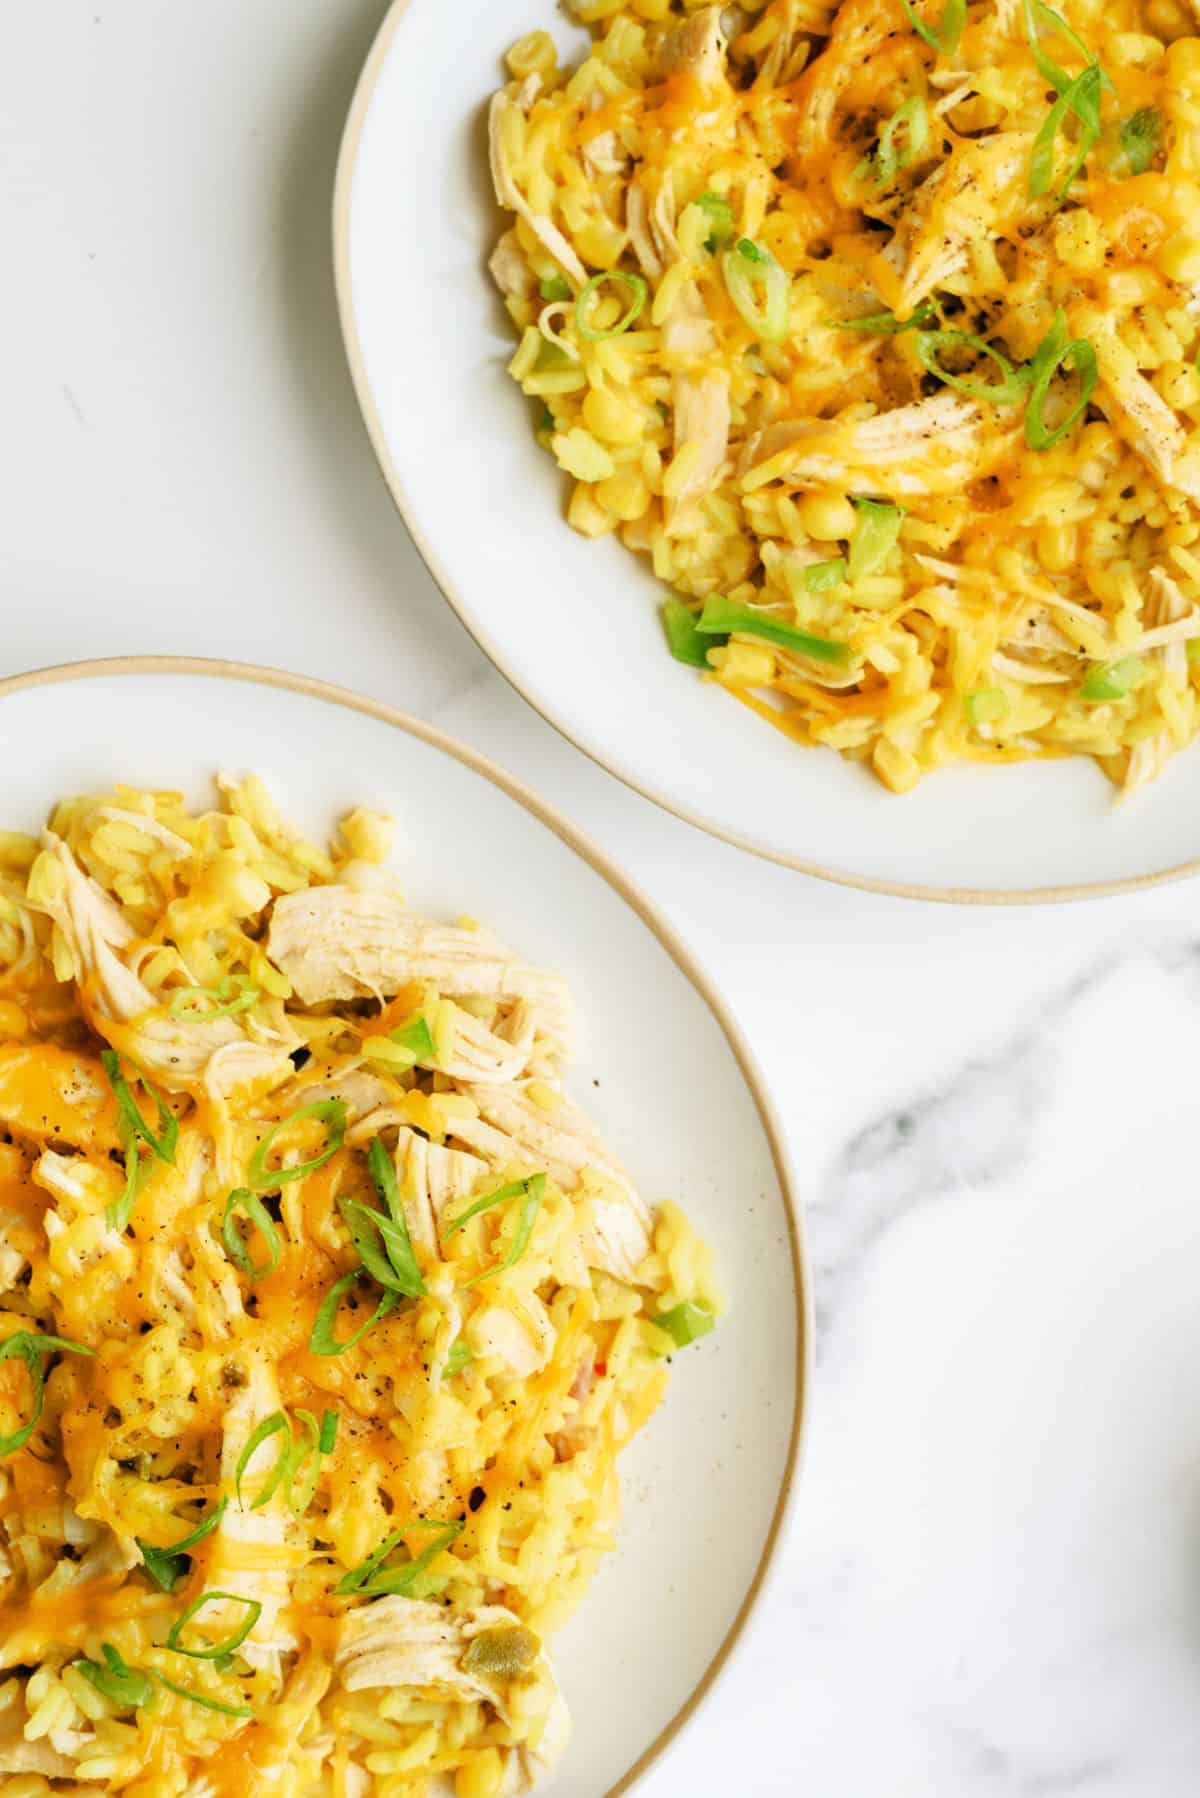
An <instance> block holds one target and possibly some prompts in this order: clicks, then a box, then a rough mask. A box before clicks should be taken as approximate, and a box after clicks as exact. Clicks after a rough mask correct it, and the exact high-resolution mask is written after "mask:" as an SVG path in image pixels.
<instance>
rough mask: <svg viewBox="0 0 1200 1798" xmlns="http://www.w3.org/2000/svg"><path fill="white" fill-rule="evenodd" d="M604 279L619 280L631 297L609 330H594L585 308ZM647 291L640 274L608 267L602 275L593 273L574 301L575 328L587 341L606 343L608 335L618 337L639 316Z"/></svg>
mask: <svg viewBox="0 0 1200 1798" xmlns="http://www.w3.org/2000/svg"><path fill="white" fill-rule="evenodd" d="M605 281H616V282H619V283H620V285H621V286H623V287H627V288H628V289H629V291H630V293H631V295H632V296H633V297H632V298H631V300H630V302H629V305H628V307H627V308H626V310H625V311H624V312H623V313H622V314H621V317H620V318H619V319H618V320H617V322H616V324H615V325H613V326H612V328H611V330H608V331H596V330H593V328H592V326H591V325H589V324H588V322H587V308H588V304H589V302H590V300H591V298H592V295H593V294H594V293H595V292H596V291H597V290H598V289H599V288H600V287H601V286H602V285H603V283H604V282H605ZM648 292H649V289H648V288H647V286H646V283H645V282H644V281H643V280H642V277H641V276H640V275H627V274H626V273H625V271H624V269H619V268H610V269H606V270H605V271H604V273H603V274H602V275H593V276H592V278H591V280H590V281H589V282H588V283H587V285H586V287H584V288H583V289H582V291H581V292H580V295H579V298H578V299H577V300H576V302H575V328H576V330H577V331H578V332H579V335H580V336H581V337H582V338H583V339H584V340H585V342H587V343H607V341H608V339H609V338H610V337H619V336H620V335H621V333H622V331H628V329H629V327H630V325H631V324H632V323H633V321H634V319H636V318H640V317H641V314H642V311H643V309H644V307H645V304H646V296H647V294H648Z"/></svg>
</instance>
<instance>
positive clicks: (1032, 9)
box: [1024, 0, 1112, 94]
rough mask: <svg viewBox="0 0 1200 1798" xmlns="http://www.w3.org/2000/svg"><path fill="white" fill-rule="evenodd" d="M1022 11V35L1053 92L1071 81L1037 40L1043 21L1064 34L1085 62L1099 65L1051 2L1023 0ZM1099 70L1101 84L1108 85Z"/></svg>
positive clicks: (1061, 89)
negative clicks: (1049, 4)
mask: <svg viewBox="0 0 1200 1798" xmlns="http://www.w3.org/2000/svg"><path fill="white" fill-rule="evenodd" d="M1024 12H1025V35H1026V37H1027V38H1028V39H1029V50H1030V54H1031V55H1032V57H1033V60H1034V62H1035V64H1036V65H1037V70H1038V73H1039V75H1041V76H1042V78H1043V79H1044V80H1045V81H1048V82H1049V84H1050V86H1051V87H1052V88H1053V89H1054V91H1055V93H1058V94H1062V93H1065V92H1066V90H1067V89H1068V88H1069V87H1070V85H1071V77H1070V75H1068V74H1067V71H1066V70H1065V69H1064V68H1060V66H1059V64H1058V63H1056V62H1055V60H1054V58H1053V57H1052V56H1048V55H1047V54H1046V52H1045V51H1044V50H1043V49H1042V47H1041V45H1040V43H1039V42H1038V26H1039V25H1044V26H1045V27H1046V29H1047V30H1048V31H1056V32H1057V33H1058V35H1059V36H1060V37H1065V38H1066V40H1067V42H1068V43H1069V44H1070V45H1071V47H1072V49H1074V50H1077V51H1078V52H1079V54H1080V56H1082V58H1083V60H1084V62H1085V63H1092V64H1095V66H1096V67H1097V68H1099V66H1100V65H1099V63H1098V61H1097V59H1096V57H1095V56H1094V55H1093V53H1092V51H1091V50H1089V49H1088V47H1087V45H1086V44H1085V43H1084V41H1083V39H1082V38H1081V37H1080V36H1079V34H1078V33H1077V32H1074V31H1072V29H1071V27H1070V26H1069V25H1068V24H1067V21H1066V20H1065V19H1064V18H1063V16H1062V14H1061V13H1060V12H1056V11H1055V9H1054V8H1053V7H1052V6H1046V5H1044V4H1043V0H1024ZM1101 74H1102V79H1103V82H1104V85H1105V87H1108V88H1111V87H1112V82H1111V81H1110V80H1109V79H1108V76H1107V75H1104V74H1103V71H1101Z"/></svg>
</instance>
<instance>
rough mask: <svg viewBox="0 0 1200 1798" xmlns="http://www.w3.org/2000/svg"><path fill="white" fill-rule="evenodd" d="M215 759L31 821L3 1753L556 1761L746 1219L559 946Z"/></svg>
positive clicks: (147, 1788)
mask: <svg viewBox="0 0 1200 1798" xmlns="http://www.w3.org/2000/svg"><path fill="white" fill-rule="evenodd" d="M219 786H220V793H221V803H220V808H219V809H218V810H214V811H209V812H205V813H203V814H198V813H195V812H193V811H192V810H190V809H189V808H188V807H187V805H185V803H184V801H183V799H182V797H181V796H180V795H179V794H177V793H169V792H143V791H136V790H133V789H118V790H117V791H116V792H113V793H111V794H108V795H104V796H99V797H86V798H74V799H68V800H65V801H63V802H62V803H60V804H59V805H58V806H57V807H56V809H55V811H54V813H53V815H52V817H51V819H50V823H49V826H48V828H47V829H46V830H45V832H44V833H43V835H42V836H41V838H40V840H37V841H35V840H33V839H31V838H29V837H25V836H21V835H18V834H16V833H14V832H2V833H0V1669H2V1671H0V1789H2V1790H3V1791H4V1793H5V1794H6V1795H7V1798H50V1795H51V1794H52V1793H55V1794H62V1793H78V1794H84V1793H88V1794H95V1793H97V1792H120V1793H122V1794H125V1795H126V1798H177V1795H178V1798H182V1795H183V1794H187V1795H188V1798H252V1795H253V1794H256V1793H260V1792H261V1793H268V1792H269V1793H271V1794H279V1795H280V1798H308V1795H310V1794H311V1795H313V1798H317V1795H318V1794H320V1795H328V1798H369V1795H376V1794H377V1795H378V1798H433V1795H434V1794H436V1793H446V1794H451V1795H453V1798H496V1795H497V1794H502V1793H511V1792H519V1791H524V1790H527V1789H529V1788H530V1787H532V1786H533V1784H534V1783H535V1782H536V1781H537V1780H538V1778H539V1777H540V1776H541V1774H542V1773H544V1772H545V1771H546V1770H547V1769H548V1768H550V1767H551V1766H553V1764H554V1762H555V1761H556V1759H557V1757H559V1756H560V1755H561V1753H562V1752H563V1749H564V1746H565V1743H566V1740H567V1734H568V1716H567V1709H566V1704H565V1702H564V1698H563V1696H562V1694H561V1693H560V1690H559V1687H558V1683H557V1680H556V1677H555V1670H554V1666H553V1663H552V1661H551V1658H550V1655H549V1652H548V1650H547V1646H546V1642H547V1638H548V1637H549V1636H550V1635H551V1633H552V1632H553V1631H554V1630H555V1629H557V1628H558V1627H559V1625H560V1624H562V1623H563V1621H564V1620H565V1618H566V1617H567V1616H568V1615H569V1614H570V1612H571V1611H572V1609H573V1608H574V1606H575V1605H576V1604H577V1602H578V1601H579V1599H580V1598H581V1596H582V1595H583V1592H584V1590H585V1588H586V1587H587V1584H588V1581H589V1579H590V1577H591V1575H592V1573H593V1571H594V1570H595V1568H596V1566H597V1564H598V1563H599V1561H600V1560H601V1558H602V1557H603V1556H604V1555H605V1554H606V1553H607V1552H608V1551H609V1550H610V1549H611V1548H612V1546H613V1540H614V1537H613V1532H614V1526H615V1522H616V1518H617V1513H618V1508H619V1493H618V1485H617V1475H616V1457H617V1454H618V1451H619V1450H620V1449H621V1448H622V1446H623V1445H624V1444H625V1443H626V1442H628V1441H629V1439H630V1438H631V1437H632V1436H633V1435H634V1434H635V1433H636V1432H637V1431H638V1430H639V1429H640V1428H641V1427H642V1425H643V1424H644V1423H645V1422H646V1420H647V1419H648V1418H649V1416H650V1414H651V1412H652V1411H653V1410H654V1408H655V1406H656V1405H657V1404H658V1402H659V1400H660V1399H661V1397H662V1395H663V1391H664V1388H665V1385H666V1382H667V1360H668V1358H669V1356H670V1355H671V1354H672V1353H673V1352H674V1351H675V1350H677V1349H678V1348H680V1347H682V1346H685V1345H686V1344H688V1343H690V1342H692V1341H694V1340H695V1339H697V1338H698V1337H700V1336H703V1335H704V1334H706V1333H707V1332H708V1331H709V1330H710V1329H711V1328H712V1327H713V1323H714V1319H715V1315H716V1311H717V1309H718V1298H717V1294H716V1292H715V1289H714V1284H713V1273H712V1267H711V1261H710V1257H709V1254H708V1251H707V1250H706V1248H705V1247H704V1245H703V1244H702V1243H701V1241H700V1240H699V1239H698V1238H697V1237H696V1236H695V1235H694V1234H693V1233H692V1231H691V1229H690V1228H689V1226H688V1224H687V1222H686V1220H685V1219H684V1217H683V1215H682V1213H681V1212H680V1211H679V1210H678V1209H677V1208H676V1207H675V1206H673V1205H671V1204H664V1205H662V1206H660V1207H658V1208H657V1209H651V1207H650V1206H648V1205H647V1203H646V1202H645V1201H644V1200H643V1198H642V1197H641V1196H640V1195H639V1193H638V1191H637V1189H636V1187H635V1185H634V1184H633V1182H632V1180H631V1179H630V1177H629V1175H628V1174H627V1173H626V1172H625V1170H624V1169H623V1168H622V1166H621V1164H620V1162H619V1161H617V1160H616V1159H615V1158H614V1157H613V1155H612V1154H611V1153H610V1152H609V1150H608V1148H607V1147H606V1146H605V1144H604V1143H603V1142H602V1141H601V1140H600V1138H599V1136H598V1135H597V1133H596V1131H595V1129H594V1128H593V1126H592V1125H591V1123H590V1122H589V1120H588V1119H587V1118H586V1117H585V1116H584V1114H583V1113H582V1112H581V1111H580V1110H579V1109H578V1108H577V1107H576V1106H575V1105H574V1104H573V1103H572V1102H571V1100H570V1099H568V1098H567V1096H566V1095H565V1093H564V1090H563V1084H562V1067H563V1063H564V1059H565V1057H566V1055H567V1053H568V1051H569V1048H570V1042H571V1005H570V996H569V993H568V991H567V989H566V987H565V984H564V982H563V981H562V980H561V979H560V978H559V977H558V976H556V975H554V974H552V973H548V972H546V971H544V970H542V969H540V968H537V967H534V966H532V965H530V964H528V963H526V962H525V961H523V960H522V959H521V958H520V957H519V956H518V955H515V954H514V953H513V952H512V951H510V950H508V949H507V948H505V947H504V946H503V944H501V943H500V942H499V941H498V940H497V939H496V938H494V937H493V936H491V935H490V934H489V933H488V932H487V931H486V930H485V929H483V928H481V927H479V926H477V925H476V924H474V923H473V922H471V921H470V920H466V919H464V920H460V921H459V922H458V923H457V924H454V925H447V924H443V923H438V922H434V921H431V920H430V919H428V918H426V917H423V916H421V915H420V914H419V913H418V912H416V911H414V910H411V909H409V907H408V906H407V905H406V904H405V901H404V898H403V896H402V895H401V893H400V891H399V890H398V888H397V886H396V884H395V881H394V879H393V878H392V877H391V876H390V875H389V874H388V873H387V872H386V870H385V868H384V867H383V865H382V864H383V863H384V861H385V858H386V856H387V854H388V845H389V832H390V826H389V821H388V820H386V819H384V818H382V817H381V816H379V815H378V814H374V813H369V812H366V811H362V810H360V811H357V812H354V813H352V814H350V815H349V816H348V817H347V818H345V819H344V820H343V822H342V824H341V825H340V827H339V831H338V834H337V836H336V839H335V841H334V843H333V844H332V846H331V847H330V849H329V850H327V851H326V850H322V849H320V848H318V847H317V846H315V845H314V844H312V843H309V842H306V841H304V840H303V839H301V838H299V837H298V836H296V835H295V834H294V833H293V832H292V831H291V830H290V829H288V828H287V827H286V826H285V824H284V823H283V822H282V821H281V819H280V817H279V815H278V813H277V812H276V810H275V808H274V806H273V804H272V802H271V800H270V798H269V796H268V795H267V793H266V791H265V789H264V788H263V787H262V785H261V784H260V783H259V782H258V781H257V780H255V779H250V780H248V781H246V782H245V783H242V784H234V783H232V782H226V781H222V782H221V783H219Z"/></svg>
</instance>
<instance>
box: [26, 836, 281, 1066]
mask: <svg viewBox="0 0 1200 1798" xmlns="http://www.w3.org/2000/svg"><path fill="white" fill-rule="evenodd" d="M43 843H44V845H45V847H46V849H47V850H48V851H49V853H50V854H51V856H52V857H53V858H54V860H55V862H56V863H57V865H58V868H59V869H60V870H61V887H60V890H59V892H58V894H57V895H56V896H54V897H48V898H45V899H43V901H42V903H41V905H40V908H39V909H41V910H42V911H44V912H45V914H46V915H47V916H48V917H49V918H51V919H53V921H54V923H55V924H56V926H57V927H58V929H59V930H60V931H61V932H62V935H63V938H64V940H65V942H66V943H67V945H68V947H69V949H70V951H71V954H72V956H73V958H74V960H75V964H76V968H77V978H78V979H79V981H80V983H81V986H82V988H83V990H84V992H85V994H86V995H87V1003H88V1004H89V1005H90V1007H91V1008H92V1010H93V1011H94V1015H95V1018H96V1022H97V1025H98V1027H104V1026H109V1028H108V1029H107V1030H106V1032H105V1033H106V1034H108V1035H109V1036H110V1039H115V1040H116V1041H117V1045H118V1047H120V1048H121V1049H122V1050H123V1051H124V1052H126V1053H128V1054H129V1055H131V1056H132V1057H133V1059H134V1060H135V1061H136V1062H137V1063H138V1064H139V1066H141V1067H143V1068H145V1070H146V1071H147V1073H149V1074H150V1075H152V1076H153V1077H154V1078H155V1079H157V1080H159V1081H161V1083H162V1084H163V1085H164V1086H165V1087H167V1088H168V1089H169V1090H171V1091H180V1090H189V1089H193V1088H195V1087H196V1086H205V1087H207V1089H208V1090H209V1091H210V1092H212V1093H214V1094H216V1095H220V1094H222V1093H228V1092H231V1091H232V1090H233V1089H234V1088H235V1087H237V1086H242V1085H247V1084H251V1083H254V1082H259V1081H261V1082H264V1083H267V1084H269V1083H271V1082H274V1081H278V1080H281V1079H283V1078H285V1077H286V1076H287V1075H288V1074H290V1073H291V1071H292V1070H291V1064H290V1062H289V1061H288V1057H287V1049H286V1048H278V1047H274V1046H270V1045H266V1044H263V1043H255V1042H252V1041H250V1040H249V1039H248V1038H247V1036H246V1035H245V1033H244V1031H243V1029H242V1027H241V1025H240V1023H239V1021H238V1020H237V1019H236V1018H231V1017H230V1018H217V1019H215V1020H212V1021H209V1020H205V1019H201V1018H195V1017H186V1016H184V1017H173V1016H172V1015H171V1014H170V1013H169V1012H167V1011H164V1010H163V1009H162V1008H161V1007H160V1006H159V1005H158V1004H157V1002H156V1001H155V998H154V995H153V993H151V992H150V990H149V988H148V987H146V986H144V985H143V983H142V981H141V980H140V979H139V978H138V976H137V975H136V974H135V973H133V972H132V970H131V969H130V968H129V967H128V966H127V964H126V962H125V961H124V959H123V958H122V955H121V953H120V952H121V951H122V950H127V949H128V948H129V947H130V944H131V943H132V941H133V932H132V928H131V926H130V925H129V923H128V922H127V920H126V919H125V917H124V916H123V915H122V913H121V911H120V910H119V909H118V907H117V906H116V905H115V904H114V903H113V901H112V899H111V898H110V897H109V895H108V894H107V893H105V892H104V891H103V889H102V888H100V887H99V886H97V884H96V882H95V881H94V880H92V879H91V878H90V877H89V876H88V875H86V874H84V872H83V870H82V869H81V868H80V867H79V865H78V863H77V862H76V860H75V857H74V856H73V855H72V854H71V851H70V850H69V849H68V847H67V845H66V843H64V842H63V841H62V839H61V838H60V837H57V836H55V834H54V833H53V831H49V830H48V831H46V832H45V833H44V836H43ZM114 1025H115V1026H121V1028H119V1029H115V1030H114V1029H112V1028H111V1026H114ZM291 1046H292V1044H291V1043H290V1042H289V1044H288V1045H287V1047H288V1048H290V1047H291Z"/></svg>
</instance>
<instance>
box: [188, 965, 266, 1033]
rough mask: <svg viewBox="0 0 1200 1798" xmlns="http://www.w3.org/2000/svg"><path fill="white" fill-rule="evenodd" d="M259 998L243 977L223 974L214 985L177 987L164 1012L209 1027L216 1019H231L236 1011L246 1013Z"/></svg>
mask: <svg viewBox="0 0 1200 1798" xmlns="http://www.w3.org/2000/svg"><path fill="white" fill-rule="evenodd" d="M261 998H262V988H261V987H258V986H255V984H254V982H253V981H252V980H250V979H249V978H248V977H247V976H246V975H245V974H226V976H225V978H224V979H223V980H218V981H217V983H216V985H215V986H181V987H177V988H176V990H175V991H174V992H173V993H172V994H171V1003H170V1005H168V1007H167V1010H168V1011H169V1012H170V1014H171V1016H172V1017H173V1018H191V1019H194V1020H195V1021H196V1022H197V1023H203V1024H211V1023H212V1022H213V1021H214V1020H215V1019H216V1018H233V1017H236V1016H237V1014H238V1013H239V1012H240V1011H249V1009H250V1007H251V1006H252V1005H257V1004H258V1001H259V1000H260V999H261Z"/></svg>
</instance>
